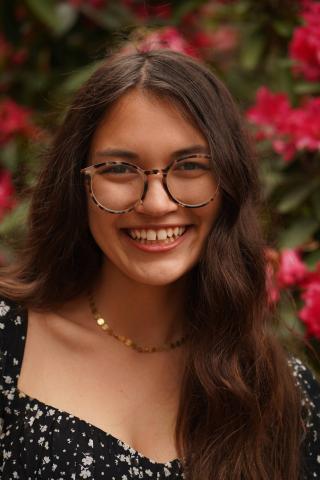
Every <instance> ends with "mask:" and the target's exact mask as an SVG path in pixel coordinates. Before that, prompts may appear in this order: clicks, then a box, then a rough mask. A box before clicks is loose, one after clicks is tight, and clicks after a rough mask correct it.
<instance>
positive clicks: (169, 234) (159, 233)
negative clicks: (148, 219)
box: [129, 227, 186, 243]
mask: <svg viewBox="0 0 320 480" xmlns="http://www.w3.org/2000/svg"><path fill="white" fill-rule="evenodd" d="M185 230H186V227H174V228H171V227H169V228H160V229H159V230H144V229H142V230H137V229H133V230H129V235H130V236H131V238H133V239H134V240H139V241H140V243H145V242H146V241H155V240H159V241H164V242H165V243H168V242H169V243H170V242H173V241H174V240H175V239H176V238H177V237H179V236H181V235H182V234H183V233H184V232H185Z"/></svg>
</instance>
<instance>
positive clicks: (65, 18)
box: [25, 0, 78, 35]
mask: <svg viewBox="0 0 320 480" xmlns="http://www.w3.org/2000/svg"><path fill="white" fill-rule="evenodd" d="M25 1H26V3H27V5H28V7H29V8H30V10H31V11H32V13H33V14H34V15H35V16H36V17H37V18H38V19H39V20H40V21H41V22H42V23H44V24H45V25H46V26H47V27H49V28H50V30H51V31H52V32H53V33H54V34H55V35H62V34H64V33H65V32H67V31H68V30H70V28H71V27H72V26H73V25H74V23H75V21H76V18H77V15H78V14H77V11H76V9H74V8H72V7H71V5H69V4H68V3H59V2H56V1H54V0H25Z"/></svg>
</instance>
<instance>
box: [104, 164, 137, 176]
mask: <svg viewBox="0 0 320 480" xmlns="http://www.w3.org/2000/svg"><path fill="white" fill-rule="evenodd" d="M131 172H132V169H131V168H130V167H128V166H127V165H110V166H107V167H105V168H104V169H103V170H102V171H101V173H104V174H106V173H116V174H121V173H131Z"/></svg>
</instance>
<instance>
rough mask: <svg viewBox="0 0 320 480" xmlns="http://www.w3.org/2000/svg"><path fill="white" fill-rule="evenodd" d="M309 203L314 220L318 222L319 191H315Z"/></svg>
mask: <svg viewBox="0 0 320 480" xmlns="http://www.w3.org/2000/svg"><path fill="white" fill-rule="evenodd" d="M311 203H312V206H313V211H314V215H315V217H316V219H317V220H318V222H320V189H318V190H315V191H314V192H313V194H312V197H311Z"/></svg>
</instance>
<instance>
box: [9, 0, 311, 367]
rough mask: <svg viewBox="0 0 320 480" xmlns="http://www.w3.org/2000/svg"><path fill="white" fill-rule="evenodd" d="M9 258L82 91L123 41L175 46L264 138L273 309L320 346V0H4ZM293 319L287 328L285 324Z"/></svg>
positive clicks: (290, 338)
mask: <svg viewBox="0 0 320 480" xmlns="http://www.w3.org/2000/svg"><path fill="white" fill-rule="evenodd" d="M0 22H1V29H0V146H1V149H0V263H1V264H7V263H10V262H11V261H12V260H13V259H14V252H15V249H16V248H17V247H19V245H20V244H21V242H22V240H23V237H24V232H25V219H26V214H27V210H28V201H29V200H28V198H29V195H28V194H29V192H30V189H32V185H33V183H34V181H35V178H36V174H37V171H38V168H39V166H40V163H41V155H40V154H41V152H42V151H43V149H45V147H46V145H47V144H48V142H50V138H51V136H52V134H53V133H54V131H55V129H56V126H57V125H58V124H59V122H60V121H61V118H62V116H63V113H64V110H65V107H66V106H67V105H68V103H69V102H70V100H71V98H72V95H73V93H74V91H75V90H76V89H77V88H78V87H79V86H80V85H81V84H82V82H83V81H84V80H86V79H87V77H88V76H89V75H90V74H91V72H92V71H93V70H94V69H95V68H96V67H97V66H98V65H99V63H100V62H101V61H102V59H103V57H104V56H105V54H106V53H110V52H112V51H114V50H117V49H118V48H123V49H136V48H138V49H150V48H161V47H164V48H171V49H174V50H178V51H181V52H184V53H187V54H189V55H192V56H194V57H196V58H198V59H200V60H201V61H203V62H205V63H206V64H207V65H209V67H210V68H212V70H213V71H214V72H215V73H216V74H218V76H220V78H222V79H223V80H224V82H225V83H226V84H227V85H228V87H229V89H230V90H231V92H232V94H233V96H234V97H235V99H236V101H237V102H238V104H239V106H240V109H241V110H242V112H243V115H244V118H245V121H246V122H247V123H248V127H249V129H250V131H251V134H252V137H253V141H254V142H255V144H256V150H257V154H258V161H259V165H260V174H261V181H262V185H263V194H264V197H265V200H266V204H267V207H266V208H265V209H264V212H263V214H262V218H261V221H262V222H263V228H264V230H265V233H266V236H267V239H268V244H269V245H270V248H268V249H267V251H266V256H267V259H268V289H269V301H270V308H272V309H274V311H275V313H277V314H279V315H278V316H279V319H280V321H279V326H278V333H279V335H280V336H281V337H282V338H283V340H284V342H285V343H287V344H288V345H289V346H290V347H291V346H294V347H297V345H298V347H297V348H298V350H299V354H300V355H302V356H305V355H306V356H307V357H308V356H309V360H310V361H311V363H313V364H314V366H315V361H314V359H312V358H311V356H310V353H308V349H307V348H306V347H304V346H303V343H301V342H297V340H296V337H297V334H298V335H300V336H302V337H304V338H305V339H307V340H308V341H309V342H310V344H311V345H312V346H313V347H314V349H315V351H317V352H318V353H320V3H319V2H316V1H311V0H305V1H303V0H259V1H256V0H239V1H235V0H234V1H232V0H206V1H202V0H186V1H157V2H155V1H151V0H149V1H140V0H116V1H114V0H2V1H1V3H0ZM287 326H289V330H288V328H286V327H287Z"/></svg>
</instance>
